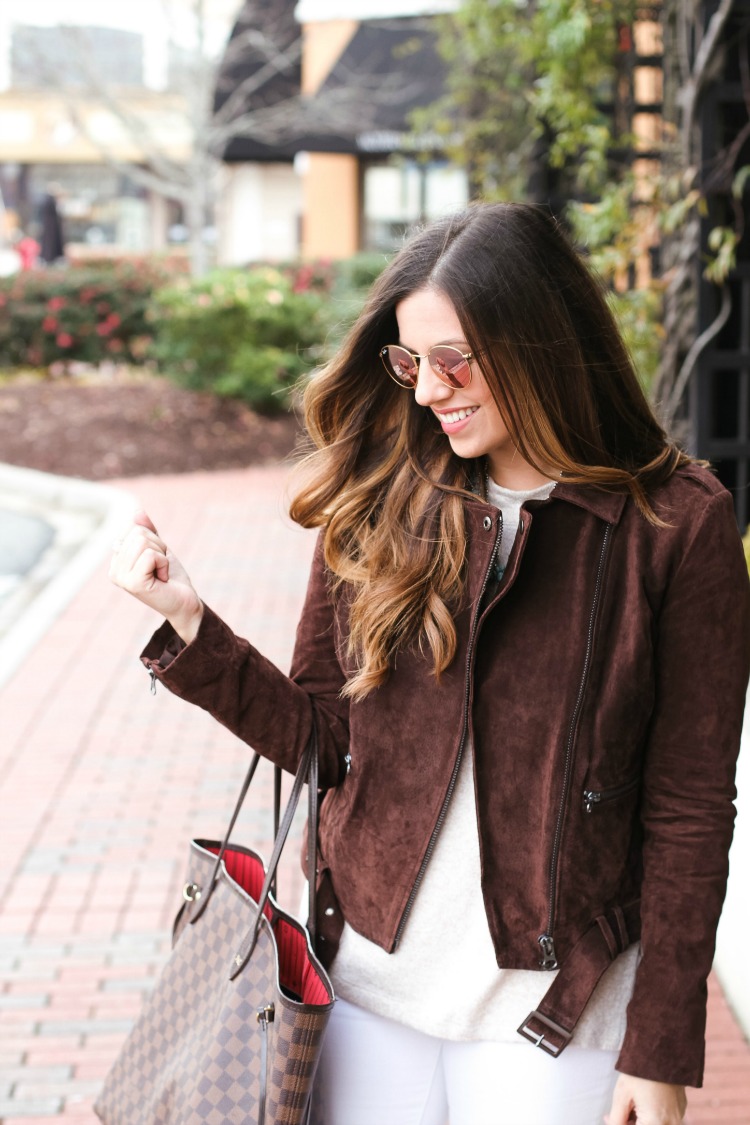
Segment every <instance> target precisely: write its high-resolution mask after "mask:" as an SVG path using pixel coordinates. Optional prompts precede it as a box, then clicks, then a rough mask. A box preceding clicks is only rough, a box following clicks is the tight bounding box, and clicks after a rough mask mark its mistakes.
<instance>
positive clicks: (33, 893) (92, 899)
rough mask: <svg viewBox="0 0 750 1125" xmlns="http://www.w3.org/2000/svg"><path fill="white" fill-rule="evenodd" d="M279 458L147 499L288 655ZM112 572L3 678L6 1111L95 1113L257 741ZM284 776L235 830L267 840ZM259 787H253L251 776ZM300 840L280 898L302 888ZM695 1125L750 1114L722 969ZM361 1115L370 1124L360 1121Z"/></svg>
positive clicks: (199, 565) (148, 492)
mask: <svg viewBox="0 0 750 1125" xmlns="http://www.w3.org/2000/svg"><path fill="white" fill-rule="evenodd" d="M284 479H285V473H284V471H283V470H280V469H251V470H244V471H238V472H223V473H215V474H195V475H190V476H181V477H159V478H150V479H147V478H144V479H142V480H139V481H128V482H126V484H125V485H124V486H123V487H126V488H127V489H129V490H130V491H133V492H135V493H136V494H138V495H139V496H140V497H141V498H142V500H143V501H144V503H145V504H146V506H147V508H148V510H149V512H150V513H151V515H152V518H153V519H154V521H155V523H156V525H157V527H160V528H162V529H163V531H164V533H165V534H166V535H167V536H168V537H169V540H170V541H171V543H172V544H173V545H174V547H175V549H176V550H177V552H178V553H179V554H180V556H181V558H182V559H183V561H184V562H185V563H186V565H187V566H188V569H189V571H190V572H191V574H192V576H193V578H194V580H195V582H196V585H197V587H198V589H199V590H200V591H201V593H202V595H203V596H204V597H205V599H206V600H207V601H208V602H209V603H210V604H211V605H213V606H215V608H216V609H217V610H218V611H219V612H220V613H221V614H222V615H223V616H225V617H226V618H227V619H228V620H229V621H231V623H232V624H233V626H234V627H235V628H236V629H237V631H238V632H240V633H244V634H246V635H248V636H250V637H252V638H253V640H254V641H255V642H256V643H257V644H258V646H259V647H260V648H261V649H262V651H263V652H265V653H266V654H267V655H268V656H269V657H271V658H272V659H273V660H275V661H277V662H278V663H280V664H281V666H282V667H286V666H287V665H288V660H289V655H290V651H291V644H292V639H293V635H294V626H295V622H296V618H297V614H298V611H299V607H300V605H301V601H302V598H303V595H304V587H305V581H306V572H307V567H308V564H309V558H310V554H311V550H312V536H311V534H309V533H306V532H303V531H300V529H298V528H295V527H294V526H293V525H292V524H291V523H290V521H289V520H288V519H287V518H286V517H285V516H284V515H283V499H282V491H283V483H284ZM105 569H106V567H105V566H103V567H102V571H101V573H100V574H98V575H97V576H95V578H93V579H92V580H90V581H89V582H88V583H87V585H86V586H85V588H84V589H83V590H82V591H81V593H80V594H79V595H78V596H77V597H76V599H75V600H74V601H73V602H72V603H71V604H70V606H69V607H68V609H67V611H66V612H65V613H64V614H63V615H62V617H60V618H59V620H57V621H56V622H55V623H54V624H53V625H52V627H51V628H50V629H49V631H48V633H47V634H46V636H45V637H44V638H43V640H42V641H41V643H40V644H39V645H38V646H37V648H36V649H35V650H34V651H33V652H32V654H31V655H30V656H29V657H28V658H27V659H26V660H25V661H24V663H23V664H22V665H21V667H20V668H19V669H18V670H17V672H16V674H15V676H14V677H13V678H12V679H11V680H10V681H9V682H8V683H7V684H6V685H5V687H4V688H3V689H2V691H0V716H1V719H0V723H1V727H0V729H1V730H2V739H1V741H0V806H1V807H2V809H3V845H4V848H3V858H4V862H3V864H2V867H1V868H0V902H2V911H1V912H0V980H2V982H3V983H2V991H1V992H0V1122H4V1125H34V1123H35V1122H49V1121H50V1120H51V1119H56V1120H67V1121H70V1122H78V1123H80V1125H93V1123H94V1122H95V1121H96V1119H95V1117H94V1115H93V1113H92V1110H91V1104H92V1101H93V1098H94V1095H95V1093H96V1091H97V1090H98V1088H99V1085H100V1083H101V1080H102V1077H103V1075H104V1073H105V1072H106V1070H107V1068H108V1066H109V1064H110V1062H111V1060H112V1059H113V1057H114V1055H115V1054H116V1052H117V1050H118V1047H119V1045H120V1043H121V1042H122V1039H123V1037H124V1035H125V1033H126V1031H127V1029H128V1028H129V1026H130V1025H131V1023H132V1021H133V1019H134V1017H135V1015H136V1014H137V1012H138V1010H139V1006H140V1003H141V1000H142V996H143V995H144V993H145V992H146V991H147V990H148V989H149V987H150V986H151V983H152V981H153V979H154V975H155V973H156V972H157V971H158V968H159V965H160V964H161V963H162V961H163V959H164V958H165V956H166V955H167V952H168V948H169V941H168V933H169V928H170V925H171V919H172V914H173V912H174V909H175V905H176V902H177V900H178V898H179V894H180V888H181V885H182V873H183V867H184V863H185V859H186V843H187V841H188V840H189V838H190V836H191V835H194V834H196V833H198V834H201V835H206V836H210V835H219V834H221V832H222V829H223V828H224V826H225V820H226V818H227V815H228V811H229V809H230V807H231V803H232V798H233V796H234V794H235V793H236V792H237V790H238V788H239V784H240V781H241V777H242V774H243V772H244V768H245V763H246V760H247V751H246V748H245V747H243V746H242V745H241V744H240V743H239V742H238V741H237V740H236V739H235V738H233V737H232V736H231V735H230V734H229V733H228V732H226V731H224V730H223V729H222V728H221V727H219V726H218V725H217V724H216V723H214V722H213V721H212V720H211V719H210V718H209V717H208V716H206V715H204V714H203V713H202V712H200V711H198V710H197V709H194V708H190V707H188V706H186V705H185V704H183V703H181V702H180V701H179V700H176V699H174V698H172V697H171V696H170V695H169V694H168V693H167V692H163V691H159V693H158V695H157V697H156V699H154V698H153V697H152V696H151V695H150V693H149V690H148V677H147V675H146V673H145V671H144V670H143V669H142V668H141V667H140V665H139V663H138V661H137V659H136V656H137V653H138V652H139V651H140V649H141V647H142V646H143V643H144V642H145V640H146V639H147V637H148V636H149V635H150V632H151V629H152V627H153V625H154V624H155V623H156V622H155V619H154V618H153V615H151V614H150V613H149V611H148V610H146V609H145V608H143V607H141V606H139V605H138V604H137V603H136V602H135V601H134V600H132V599H130V598H128V597H127V596H126V595H124V594H123V593H121V592H120V591H117V590H115V589H114V588H113V587H112V586H111V585H110V584H109V583H108V581H107V580H106V577H105V573H104V571H105ZM270 777H271V771H270V769H269V770H265V771H263V772H262V773H259V775H258V776H257V778H256V783H258V782H259V783H260V784H258V787H257V789H256V790H255V792H254V793H253V792H252V791H251V796H250V798H249V799H248V807H247V808H246V809H245V810H244V812H243V814H242V816H241V819H240V822H239V824H238V828H237V830H236V835H237V838H238V839H248V840H252V841H253V842H254V843H256V842H257V843H262V840H263V838H264V836H265V837H267V836H268V834H269V825H268V823H267V820H266V817H265V815H264V812H263V810H264V809H267V808H268V806H269V801H270ZM254 788H255V787H254ZM296 851H297V849H296V847H295V844H294V842H293V841H292V842H290V846H289V852H290V854H289V855H288V856H287V857H286V858H285V866H284V870H283V872H282V877H281V895H282V898H283V900H284V901H285V902H287V903H296V902H297V900H298V896H299V888H300V875H299V868H298V863H297V856H296ZM689 1122H690V1125H729V1123H730V1122H731V1123H733V1125H738V1123H743V1125H750V1048H749V1047H748V1045H747V1043H746V1042H745V1041H744V1040H743V1038H742V1036H741V1034H740V1032H739V1030H738V1028H737V1025H736V1023H735V1021H734V1020H733V1018H732V1016H731V1013H730V1012H729V1010H728V1008H727V1006H726V1002H725V1001H724V998H723V996H722V994H721V990H720V989H719V987H718V984H717V983H716V981H715V980H714V979H712V981H711V989H710V1008H709V1046H708V1067H707V1076H706V1086H705V1088H704V1090H702V1091H699V1092H693V1093H692V1096H691V1109H690V1114H689ZM352 1125H356V1123H354V1122H353V1123H352Z"/></svg>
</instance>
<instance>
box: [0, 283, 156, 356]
mask: <svg viewBox="0 0 750 1125" xmlns="http://www.w3.org/2000/svg"><path fill="white" fill-rule="evenodd" d="M163 281H164V275H163V274H162V273H161V272H160V271H159V270H158V269H156V268H154V267H149V266H147V265H141V266H134V265H129V264H117V265H113V266H104V267H102V266H96V267H94V266H81V267H74V268H72V269H47V270H33V271H30V272H28V273H19V274H15V275H14V276H13V277H9V278H2V279H0V366H4V367H21V366H22V367H49V366H50V365H51V364H53V363H58V362H63V363H69V362H71V361H73V360H77V361H82V362H85V363H94V364H95V363H101V362H102V361H103V360H105V359H110V360H111V359H117V360H124V361H126V362H129V363H138V362H142V361H143V358H144V356H145V355H146V354H147V352H148V349H149V346H150V343H151V328H150V326H149V325H148V324H147V322H146V310H147V308H148V305H149V302H150V300H151V296H152V294H153V291H154V289H155V288H156V286H157V285H159V284H161V283H163Z"/></svg>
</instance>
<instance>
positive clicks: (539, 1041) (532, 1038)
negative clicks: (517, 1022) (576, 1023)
mask: <svg viewBox="0 0 750 1125" xmlns="http://www.w3.org/2000/svg"><path fill="white" fill-rule="evenodd" d="M532 1020H536V1021H537V1022H538V1023H541V1024H543V1025H544V1026H545V1027H547V1028H549V1030H550V1031H551V1032H553V1033H554V1034H555V1035H556V1036H559V1037H560V1038H561V1039H562V1043H561V1044H558V1043H555V1042H554V1041H553V1040H551V1039H548V1038H547V1037H546V1035H545V1033H544V1032H542V1033H541V1034H539V1032H536V1031H532V1030H531V1028H530V1027H529V1024H530V1023H531V1021H532ZM518 1034H519V1035H523V1037H524V1039H528V1040H529V1042H530V1043H533V1044H534V1046H535V1047H539V1048H540V1049H541V1050H542V1051H546V1053H547V1054H548V1055H552V1058H553V1059H556V1058H557V1056H558V1055H560V1054H562V1052H563V1051H564V1050H565V1048H566V1047H567V1045H568V1043H569V1042H570V1040H571V1039H572V1038H573V1033H572V1032H571V1031H566V1030H565V1028H564V1027H562V1026H561V1025H560V1024H559V1023H555V1021H554V1020H551V1019H550V1018H549V1016H545V1015H543V1013H542V1012H538V1011H536V1010H534V1011H533V1012H530V1013H529V1014H528V1016H527V1017H526V1019H525V1020H524V1021H523V1023H522V1024H521V1026H520V1027H519V1028H518Z"/></svg>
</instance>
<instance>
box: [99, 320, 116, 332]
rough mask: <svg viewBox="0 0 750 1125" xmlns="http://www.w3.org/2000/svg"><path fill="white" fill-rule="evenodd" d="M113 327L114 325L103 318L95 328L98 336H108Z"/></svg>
mask: <svg viewBox="0 0 750 1125" xmlns="http://www.w3.org/2000/svg"><path fill="white" fill-rule="evenodd" d="M113 327H114V325H112V324H110V323H109V321H108V320H103V321H102V322H101V324H97V326H96V330H97V332H98V333H99V335H100V336H109V334H110V332H111V331H112V330H113Z"/></svg>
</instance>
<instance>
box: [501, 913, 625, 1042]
mask: <svg viewBox="0 0 750 1125" xmlns="http://www.w3.org/2000/svg"><path fill="white" fill-rule="evenodd" d="M640 905H641V904H640V900H638V901H637V902H632V903H630V904H629V905H628V906H625V907H620V906H615V907H613V908H612V909H611V910H609V911H607V913H606V914H601V915H600V916H599V917H598V918H597V919H596V920H595V921H594V923H593V924H592V925H591V927H590V928H589V929H588V930H587V931H586V933H585V934H584V935H583V937H582V938H580V940H579V941H578V942H577V943H576V945H574V946H573V948H572V950H571V951H570V953H569V954H568V956H567V957H566V959H565V962H564V963H563V965H562V966H561V968H560V970H559V972H558V974H557V976H556V977H555V979H554V981H553V982H552V984H551V985H550V987H549V988H548V989H547V991H546V993H545V994H544V996H543V998H542V1000H541V1002H540V1004H539V1007H538V1008H537V1009H536V1010H535V1011H533V1012H530V1013H529V1015H528V1016H527V1017H526V1019H525V1020H524V1021H523V1023H522V1024H521V1026H520V1027H519V1028H518V1033H519V1035H523V1037H524V1039H528V1040H529V1041H530V1042H531V1043H533V1044H534V1046H535V1047H540V1048H541V1050H543V1051H546V1052H547V1054H548V1055H552V1057H553V1058H557V1056H558V1055H560V1054H562V1052H563V1051H564V1050H565V1048H566V1047H567V1045H568V1043H569V1042H570V1040H571V1038H572V1036H573V1032H574V1031H575V1027H576V1024H577V1023H578V1021H579V1020H580V1018H581V1016H582V1015H583V1011H584V1008H585V1007H586V1005H587V1004H588V1002H589V1000H590V999H591V996H592V994H593V992H594V989H595V988H596V986H597V984H598V983H599V981H600V980H601V978H602V977H603V975H604V973H605V972H606V970H607V969H608V968H609V966H610V965H611V964H612V962H613V961H614V959H615V958H616V957H618V956H619V955H620V953H623V952H624V951H625V950H626V949H627V948H628V946H629V945H632V943H633V942H634V941H638V939H639V938H640V936H641V912H640Z"/></svg>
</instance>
